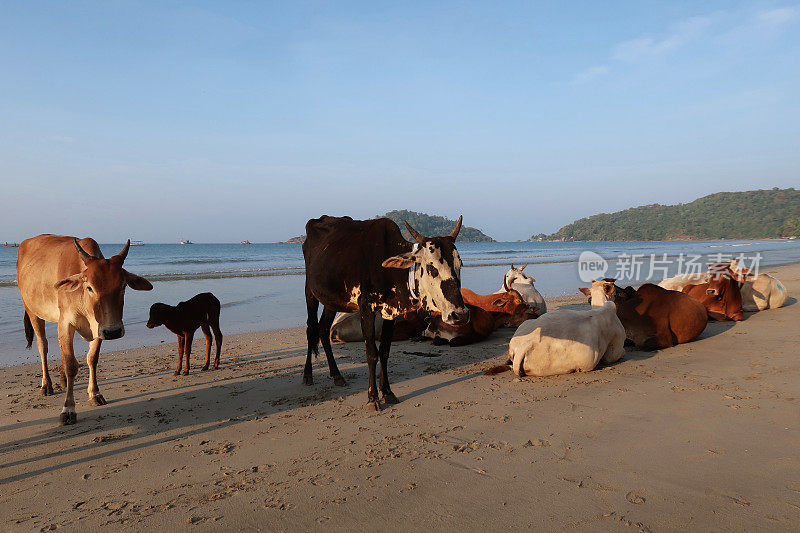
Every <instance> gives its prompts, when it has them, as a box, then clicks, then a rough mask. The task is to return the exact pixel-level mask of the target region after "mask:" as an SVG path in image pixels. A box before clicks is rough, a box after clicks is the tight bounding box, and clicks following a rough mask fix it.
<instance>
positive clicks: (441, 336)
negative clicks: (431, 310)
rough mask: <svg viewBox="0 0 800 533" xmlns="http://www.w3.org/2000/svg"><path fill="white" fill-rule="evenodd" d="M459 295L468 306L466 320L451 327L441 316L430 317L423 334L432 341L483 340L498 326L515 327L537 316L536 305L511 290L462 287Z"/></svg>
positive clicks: (460, 342) (463, 342)
mask: <svg viewBox="0 0 800 533" xmlns="http://www.w3.org/2000/svg"><path fill="white" fill-rule="evenodd" d="M461 296H462V298H463V299H464V303H465V304H466V306H467V308H468V309H469V321H468V322H467V323H466V324H461V325H457V326H451V325H448V324H445V323H444V322H443V321H442V319H441V317H432V319H431V322H430V324H429V325H428V328H427V329H426V330H425V332H424V333H423V335H424V336H426V337H430V338H432V339H434V343H442V344H443V343H445V342H447V343H448V344H449V345H450V346H464V345H467V344H472V343H474V342H479V341H482V340H483V339H485V338H487V337H488V336H489V335H491V334H492V332H493V331H495V330H496V329H497V328H499V327H502V326H505V325H507V326H512V327H517V326H519V325H520V324H522V323H523V322H525V321H526V320H530V319H532V318H536V316H537V311H538V310H537V308H535V307H532V306H530V305H528V304H527V303H525V301H524V300H523V299H522V296H520V294H519V293H518V292H517V291H515V290H513V289H512V290H510V291H508V292H506V293H505V294H503V293H501V294H486V295H480V294H475V293H474V292H472V291H471V290H469V289H465V288H462V289H461Z"/></svg>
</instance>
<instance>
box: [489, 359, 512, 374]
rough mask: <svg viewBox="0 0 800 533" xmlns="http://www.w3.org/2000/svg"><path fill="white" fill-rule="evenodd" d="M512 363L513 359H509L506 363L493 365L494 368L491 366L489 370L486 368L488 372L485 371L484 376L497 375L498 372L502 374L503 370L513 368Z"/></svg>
mask: <svg viewBox="0 0 800 533" xmlns="http://www.w3.org/2000/svg"><path fill="white" fill-rule="evenodd" d="M510 363H511V361H508V362H506V364H504V365H497V366H493V367H492V368H489V369H488V370H486V372H484V373H483V375H484V376H496V375H497V374H502V373H503V372H506V371H508V370H511V366H510Z"/></svg>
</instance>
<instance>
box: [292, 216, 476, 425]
mask: <svg viewBox="0 0 800 533" xmlns="http://www.w3.org/2000/svg"><path fill="white" fill-rule="evenodd" d="M406 228H407V229H408V231H409V233H410V234H411V236H412V237H413V238H414V240H416V241H417V244H416V245H413V246H412V244H411V243H410V242H408V241H406V240H405V239H404V238H403V235H402V234H401V233H400V228H398V227H397V224H395V223H394V222H392V221H391V220H389V219H388V218H378V219H374V220H353V219H351V218H350V217H330V216H323V217H321V218H318V219H312V220H309V221H308V223H307V224H306V241H305V243H303V257H304V258H305V264H306V288H305V292H306V306H307V309H308V321H307V326H308V327H307V329H306V333H307V337H308V355H307V357H306V365H305V368H304V369H303V383H304V384H306V385H310V384H312V383H313V381H314V379H313V375H312V370H311V354H312V353H317V351H318V348H317V345H318V344H319V342H320V340H321V341H322V347H323V348H324V350H325V355H326V356H327V359H328V367H329V370H330V375H331V377H332V378H333V379H334V384H336V385H340V386H343V385H346V383H345V380H344V378H343V377H342V375H341V373H340V372H339V369H338V367H337V365H336V361H335V359H334V358H333V351H332V350H331V343H330V327H331V323H332V322H333V319H334V316H335V315H336V313H337V312H342V313H344V312H348V313H352V312H355V311H358V312H359V313H360V314H361V330H362V333H363V334H364V339H365V340H364V343H365V345H366V352H367V365H368V367H369V388H368V390H367V395H368V405H369V406H371V407H372V408H374V409H376V410H379V409H380V402H379V401H378V387H377V386H376V381H375V377H376V373H375V370H376V368H375V367H376V364H377V362H378V359H380V362H381V385H380V390H381V393H382V394H383V401H384V402H386V403H397V401H398V400H397V397H396V396H395V395H394V393H393V392H392V391H391V388H390V387H389V376H388V369H387V361H388V359H389V348H390V346H391V343H392V336H393V334H394V319H395V318H397V317H399V316H400V315H402V314H404V313H406V312H407V311H410V310H414V309H419V308H423V309H425V310H427V311H434V312H440V313H441V314H442V316H443V317H444V320H445V322H447V323H450V324H462V323H465V322H466V321H467V320H468V318H469V313H468V311H467V309H466V308H465V307H464V302H463V301H462V298H461V292H460V291H459V289H460V288H461V258H460V257H459V255H458V251H457V250H456V247H455V240H456V237H457V236H458V232H459V230H460V229H461V218H460V217H459V219H458V222H457V223H456V226H455V228H454V229H453V231H452V232H451V233H450V235H448V236H446V237H424V236H422V235H420V234H419V233H418V232H417V231H415V230H414V228H412V227H411V226H410V225H409V224H408V223H407V222H406ZM410 267H414V269H413V270H411V271H410V272H409V268H410ZM320 302H322V304H323V305H324V309H323V311H322V316H321V317H320V318H319V319H317V311H318V309H319V304H320ZM376 313H380V314H381V316H383V318H384V323H383V329H382V330H381V342H380V349H378V348H377V347H376V346H375V315H376Z"/></svg>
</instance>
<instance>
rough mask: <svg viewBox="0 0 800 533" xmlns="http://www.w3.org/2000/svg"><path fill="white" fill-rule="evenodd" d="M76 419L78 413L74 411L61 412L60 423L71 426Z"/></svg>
mask: <svg viewBox="0 0 800 533" xmlns="http://www.w3.org/2000/svg"><path fill="white" fill-rule="evenodd" d="M77 421H78V414H77V413H75V412H74V411H73V412H71V413H61V425H62V426H71V425H72V424H74V423H75V422H77Z"/></svg>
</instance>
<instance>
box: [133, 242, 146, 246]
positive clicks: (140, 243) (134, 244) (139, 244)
mask: <svg viewBox="0 0 800 533" xmlns="http://www.w3.org/2000/svg"><path fill="white" fill-rule="evenodd" d="M131 246H144V241H131Z"/></svg>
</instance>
